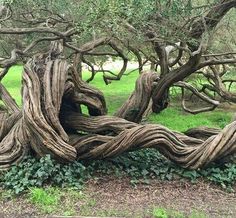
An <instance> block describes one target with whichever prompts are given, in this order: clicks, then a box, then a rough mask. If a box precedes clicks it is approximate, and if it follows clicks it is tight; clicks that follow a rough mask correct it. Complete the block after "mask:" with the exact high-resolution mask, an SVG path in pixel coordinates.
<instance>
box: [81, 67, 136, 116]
mask: <svg viewBox="0 0 236 218" xmlns="http://www.w3.org/2000/svg"><path fill="white" fill-rule="evenodd" d="M89 76H90V73H88V72H84V74H83V79H84V80H86V79H88V78H89ZM137 78H138V72H137V71H135V72H133V73H131V74H130V75H128V76H127V75H124V76H123V77H122V78H121V80H119V81H112V82H111V84H109V85H106V84H105V83H104V80H103V77H102V74H101V73H98V74H97V75H96V76H95V79H94V80H93V81H91V82H90V84H91V85H92V86H94V87H97V88H98V89H100V90H101V91H102V92H103V94H104V96H105V99H106V102H107V106H108V113H109V114H111V115H112V114H113V113H114V112H115V111H116V110H117V109H118V108H119V107H120V106H121V105H122V104H123V103H124V102H125V101H126V99H127V98H128V97H129V95H130V93H131V92H132V91H133V90H134V87H135V81H136V79H137Z"/></svg>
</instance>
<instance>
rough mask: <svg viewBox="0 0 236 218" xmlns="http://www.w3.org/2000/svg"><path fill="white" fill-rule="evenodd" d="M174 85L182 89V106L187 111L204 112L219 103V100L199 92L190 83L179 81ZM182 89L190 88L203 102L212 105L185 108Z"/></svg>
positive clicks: (212, 108) (192, 112)
mask: <svg viewBox="0 0 236 218" xmlns="http://www.w3.org/2000/svg"><path fill="white" fill-rule="evenodd" d="M174 86H177V87H181V89H182V107H183V109H184V110H185V111H186V112H188V113H191V114H198V113H202V112H206V111H212V110H214V109H215V108H216V107H217V106H219V104H220V102H219V101H215V100H213V99H211V98H209V97H208V96H207V95H204V94H202V93H200V92H199V91H198V90H197V89H196V88H195V87H193V86H192V85H190V84H188V83H186V82H183V81H179V82H177V83H175V84H174ZM184 89H188V90H190V91H191V92H192V93H193V94H195V95H196V96H197V97H198V98H200V99H201V100H203V101H204V102H207V103H209V104H211V105H212V106H209V107H204V108H200V109H195V110H193V109H189V108H187V107H186V105H185V96H184Z"/></svg>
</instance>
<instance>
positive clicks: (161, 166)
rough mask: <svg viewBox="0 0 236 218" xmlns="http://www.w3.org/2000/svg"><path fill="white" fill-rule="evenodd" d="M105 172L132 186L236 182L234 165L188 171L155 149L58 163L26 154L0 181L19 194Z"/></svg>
mask: <svg viewBox="0 0 236 218" xmlns="http://www.w3.org/2000/svg"><path fill="white" fill-rule="evenodd" d="M85 166H86V167H85ZM106 174H108V175H111V174H112V175H114V176H117V177H121V176H129V177H130V182H131V184H133V185H136V184H137V183H144V184H148V183H149V181H150V179H159V180H163V181H166V180H174V179H187V180H189V181H191V182H197V181H198V179H204V180H207V181H210V182H213V183H215V184H218V185H221V186H222V187H223V188H227V189H228V190H230V189H231V187H232V185H234V184H235V181H236V164H235V163H228V164H225V165H221V166H217V165H216V164H213V165H211V166H209V167H208V168H206V169H203V170H187V169H183V168H181V167H178V166H177V165H175V164H173V163H171V162H170V161H168V160H167V159H166V158H165V157H164V156H162V155H161V154H160V153H159V152H157V151H156V150H155V149H145V150H140V151H135V152H130V153H125V154H123V155H120V156H118V157H116V158H113V159H109V160H96V161H90V162H87V163H86V162H83V164H81V163H79V162H74V163H72V164H59V163H56V162H55V161H54V160H52V159H51V158H50V156H46V157H43V158H41V159H40V160H39V161H38V160H37V159H35V158H33V157H30V156H29V157H28V158H27V159H26V160H25V161H23V162H22V163H20V164H19V165H18V166H13V167H12V168H11V169H10V170H9V171H8V172H6V173H5V174H3V175H2V179H1V180H2V186H3V187H4V188H7V189H10V190H13V191H14V193H16V194H19V193H21V192H23V191H25V190H27V189H29V188H30V189H31V188H32V187H43V186H45V185H48V184H51V185H53V186H59V187H75V188H82V187H83V183H84V181H86V180H87V179H88V178H91V177H94V176H95V175H96V176H103V175H106ZM36 194H37V189H36V190H35V195H36ZM39 196H41V195H39Z"/></svg>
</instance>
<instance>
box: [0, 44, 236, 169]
mask: <svg viewBox="0 0 236 218" xmlns="http://www.w3.org/2000/svg"><path fill="white" fill-rule="evenodd" d="M55 47H56V49H59V48H60V47H59V46H55ZM53 51H54V50H53V49H51V51H50V53H49V54H43V55H39V56H36V57H34V59H32V60H30V61H29V62H28V63H27V64H26V65H25V67H24V72H23V94H22V95H23V107H22V109H21V111H18V110H17V111H15V112H13V113H12V115H8V114H6V113H0V121H1V126H0V140H1V143H0V167H1V168H8V167H10V166H11V165H12V164H13V163H18V162H19V161H20V160H21V159H22V158H23V157H24V156H25V155H26V153H27V152H28V151H29V150H30V149H33V150H34V151H35V153H37V155H38V156H44V155H45V154H50V155H52V156H53V157H54V158H55V159H57V160H59V161H62V162H68V161H74V160H76V159H102V158H108V157H109V158H110V157H113V156H117V155H119V154H121V153H123V152H127V151H133V150H136V149H143V148H156V149H157V150H158V151H160V152H161V153H162V154H163V155H165V156H166V157H167V158H169V159H170V160H171V161H173V162H175V163H177V164H179V165H181V166H182V167H185V168H191V169H197V168H199V167H204V166H206V165H208V164H209V163H210V162H212V161H218V160H220V159H227V158H228V156H230V155H232V154H234V153H235V151H236V122H233V123H231V124H230V125H228V126H226V127H225V129H224V130H222V131H221V132H218V131H213V133H212V132H211V131H208V132H207V131H206V130H202V131H205V133H208V135H207V134H205V135H206V137H205V138H204V139H198V137H197V135H196V131H195V134H194V131H192V132H191V131H190V132H188V135H189V136H187V135H184V134H182V133H178V132H174V131H171V130H169V129H167V128H165V127H163V126H160V125H140V124H137V123H134V122H130V121H127V120H125V119H122V118H119V117H111V116H105V115H104V114H105V113H106V107H105V100H104V97H103V95H102V93H101V92H100V91H98V90H96V89H94V88H91V87H89V86H88V85H87V84H86V83H84V82H82V81H81V80H80V77H78V76H77V75H76V74H75V72H74V71H73V70H72V68H71V66H70V65H69V64H68V63H67V62H66V60H65V59H64V58H63V57H62V55H61V54H62V52H61V51H57V52H55V51H54V52H53ZM186 67H187V66H186ZM176 73H177V74H178V72H176ZM157 79H158V77H157V76H156V74H155V73H152V72H149V73H144V74H142V75H141V76H140V79H139V80H138V81H137V84H136V90H135V92H134V93H133V94H132V95H131V97H130V99H129V101H128V102H127V103H126V104H125V105H124V106H123V107H122V110H123V111H125V112H124V113H123V114H126V116H125V118H127V117H131V119H137V120H140V117H142V114H143V113H144V112H145V110H146V108H147V106H148V103H149V100H150V97H151V93H152V88H153V87H155V84H156V81H157ZM159 82H160V80H158V83H159ZM137 100H139V101H138V102H136V101H137ZM82 104H83V105H85V106H87V107H88V110H89V113H90V115H95V116H85V115H83V114H82V113H81V108H80V107H81V105H82ZM137 104H138V105H139V107H138V110H137V111H135V113H134V114H132V113H131V115H130V114H129V111H132V108H133V107H134V105H137ZM132 112H133V111H132ZM118 113H119V112H118ZM118 113H117V114H118ZM121 114H122V113H121ZM199 131H200V130H198V133H199ZM195 137H196V138H195Z"/></svg>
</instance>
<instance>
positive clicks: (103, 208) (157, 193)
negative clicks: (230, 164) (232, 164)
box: [0, 176, 236, 218]
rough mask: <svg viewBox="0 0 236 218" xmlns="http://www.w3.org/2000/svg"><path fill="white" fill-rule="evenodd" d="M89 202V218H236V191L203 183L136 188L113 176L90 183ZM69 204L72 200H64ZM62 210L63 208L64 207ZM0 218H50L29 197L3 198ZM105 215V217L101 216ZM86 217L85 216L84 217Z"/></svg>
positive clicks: (154, 183)
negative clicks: (159, 214) (160, 217)
mask: <svg viewBox="0 0 236 218" xmlns="http://www.w3.org/2000/svg"><path fill="white" fill-rule="evenodd" d="M83 192H84V193H85V195H86V196H88V197H89V199H94V202H96V203H95V204H94V205H90V207H89V208H88V209H89V213H90V214H89V215H90V216H95V215H101V214H102V215H103V216H105V215H106V214H115V215H117V216H123V217H146V218H148V217H152V216H151V213H152V210H153V208H154V207H156V208H166V209H168V210H175V211H179V212H181V213H184V214H185V215H186V217H188V215H189V214H190V213H191V212H193V211H198V212H201V213H204V214H205V215H206V217H212V218H217V217H219V218H222V217H232V218H234V217H236V207H235V205H236V187H235V188H234V192H231V193H228V192H226V191H224V190H222V189H221V188H220V187H218V186H214V185H212V184H210V183H206V182H204V181H200V182H197V183H195V184H193V183H190V182H186V181H170V182H168V181H157V180H153V181H151V183H150V184H149V185H143V184H140V185H137V186H136V187H133V186H132V185H131V184H130V181H129V179H128V178H117V177H113V176H106V177H104V176H103V177H101V178H99V179H96V180H94V179H93V180H90V181H89V182H88V183H87V184H86V186H85V190H84V191H83ZM63 200H64V201H65V200H68V201H69V200H70V199H63ZM80 201H81V199H78V201H77V204H75V209H76V212H77V215H81V208H80V206H81V203H80ZM61 207H62V208H63V204H62V205H61ZM0 211H1V214H0V217H3V218H4V217H20V218H21V217H51V216H52V215H62V214H51V215H46V214H42V212H41V211H40V210H39V209H38V208H37V207H36V206H35V205H32V204H30V203H29V201H28V199H27V197H26V196H21V197H17V198H13V199H11V198H9V199H7V198H4V199H3V198H1V200H0ZM101 212H103V213H101ZM82 215H83V214H82Z"/></svg>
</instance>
